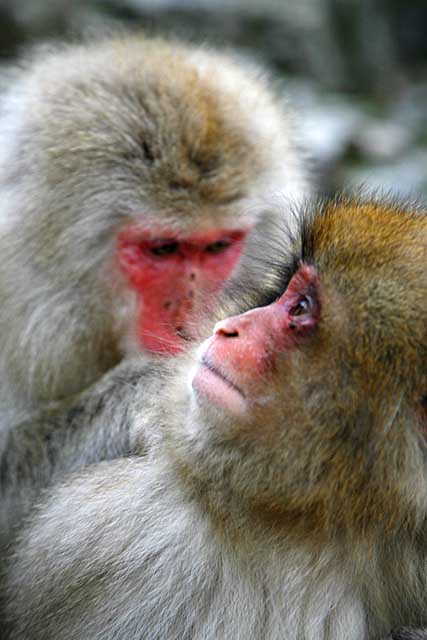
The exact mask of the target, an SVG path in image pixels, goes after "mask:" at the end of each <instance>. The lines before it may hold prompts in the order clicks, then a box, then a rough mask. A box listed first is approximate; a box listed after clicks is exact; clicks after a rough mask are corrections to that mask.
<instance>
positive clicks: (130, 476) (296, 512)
mask: <svg viewBox="0 0 427 640" xmlns="http://www.w3.org/2000/svg"><path fill="white" fill-rule="evenodd" d="M285 244H286V245H288V246H289V245H290V246H291V247H292V249H291V252H290V253H287V252H286V251H285V252H284V254H283V259H282V261H281V263H280V264H277V265H276V271H275V285H274V289H275V290H274V291H273V290H272V289H270V290H269V291H268V292H266V291H265V290H264V289H263V287H262V286H260V285H259V284H257V283H255V284H254V287H253V288H252V290H248V291H247V292H246V295H245V296H242V298H241V300H242V303H241V309H240V313H237V314H235V315H232V316H228V317H227V314H226V309H227V307H226V305H225V306H224V313H223V319H222V320H220V321H219V322H217V324H216V325H215V327H214V328H213V330H212V334H211V336H210V337H208V338H207V339H206V340H205V341H203V342H202V344H200V345H199V346H198V347H197V348H194V349H190V350H189V351H188V352H186V353H184V354H182V355H180V356H177V357H176V358H174V359H164V358H163V359H159V361H158V362H157V363H156V362H154V361H153V362H151V363H149V364H147V363H144V362H142V363H141V362H138V361H135V362H134V364H133V365H131V364H130V363H128V364H127V367H128V369H127V370H126V371H125V370H123V379H122V381H121V383H120V384H119V383H118V384H117V385H116V386H117V391H116V393H117V402H116V408H115V413H114V416H113V419H114V422H115V423H117V422H120V419H119V413H120V406H122V418H121V422H122V424H123V426H122V428H123V429H124V428H125V426H124V425H126V429H127V433H128V438H129V442H130V446H131V449H132V451H135V452H137V453H135V455H133V456H128V457H122V458H121V459H117V460H114V461H104V462H102V463H100V464H93V465H89V466H87V467H86V468H85V469H84V470H83V471H80V472H78V473H76V474H70V475H69V476H68V477H67V478H66V479H65V480H64V482H62V483H57V484H56V486H54V487H53V488H52V489H51V490H50V492H48V494H47V495H46V496H45V499H44V500H42V501H41V504H40V505H39V506H38V507H37V509H35V510H34V511H33V512H32V514H31V515H30V518H29V519H28V522H27V524H26V526H25V527H24V528H23V531H22V536H21V538H20V541H19V543H18V544H17V547H16V553H15V556H14V557H13V558H12V559H11V562H10V565H9V569H8V572H7V575H6V583H7V594H8V595H7V599H8V601H7V605H6V614H5V616H6V620H7V621H8V622H7V625H6V626H7V634H8V635H7V636H6V637H8V638H13V640H30V639H31V640H50V639H52V640H68V639H69V638H79V639H81V640H95V639H98V638H103V640H113V639H114V640H116V639H120V640H137V639H138V640H140V639H141V638H144V640H161V639H162V640H163V639H165V638H167V639H168V640H216V639H218V638H221V639H224V640H235V639H237V638H242V639H243V638H244V639H245V640H283V639H284V638H286V640H384V639H385V638H394V640H413V639H414V638H417V639H420V638H424V637H426V635H425V630H424V631H423V630H422V627H423V625H424V626H425V625H427V563H426V558H427V517H426V513H427V507H426V504H427V500H426V486H427V483H426V480H427V478H426V475H427V467H426V460H427V455H426V454H427V444H426V439H425V438H426V404H427V403H426V382H427V370H426V363H427V262H426V259H425V256H426V255H427V214H426V213H423V212H421V211H417V210H414V209H411V208H405V207H403V206H397V205H395V204H393V203H387V202H385V203H381V202H377V201H360V200H351V199H347V200H346V199H341V200H336V201H334V202H331V203H326V204H321V205H318V206H317V205H313V206H312V207H311V208H310V209H307V210H306V212H305V213H303V215H301V216H300V217H299V218H298V229H297V230H295V229H294V230H293V231H292V232H291V233H290V239H289V242H286V243H285ZM270 268H271V266H269V267H268V269H269V270H270ZM266 275H268V279H269V280H270V281H271V273H268V274H266ZM125 379H127V385H124V380H125ZM114 393H115V391H114V387H113V388H112V389H111V390H110V393H109V398H110V400H111V402H113V398H114ZM110 413H111V411H110ZM98 417H99V416H98ZM96 419H97V416H95V417H94V420H96ZM105 420H106V421H107V422H106V426H105V429H104V436H103V437H104V439H105V440H106V439H108V437H109V430H108V416H105ZM98 434H99V440H98V446H101V440H102V430H101V429H99V431H98ZM397 627H399V629H397ZM410 627H412V628H410ZM392 629H395V631H392Z"/></svg>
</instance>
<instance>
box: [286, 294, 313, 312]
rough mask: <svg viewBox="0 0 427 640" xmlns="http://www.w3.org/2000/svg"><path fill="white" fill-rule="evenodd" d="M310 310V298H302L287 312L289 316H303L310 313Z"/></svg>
mask: <svg viewBox="0 0 427 640" xmlns="http://www.w3.org/2000/svg"><path fill="white" fill-rule="evenodd" d="M311 308H312V303H311V300H310V298H308V297H307V296H304V297H303V298H301V299H300V300H298V302H297V303H296V305H295V306H294V307H292V309H291V310H290V312H289V315H290V316H303V315H305V314H307V313H310V311H311Z"/></svg>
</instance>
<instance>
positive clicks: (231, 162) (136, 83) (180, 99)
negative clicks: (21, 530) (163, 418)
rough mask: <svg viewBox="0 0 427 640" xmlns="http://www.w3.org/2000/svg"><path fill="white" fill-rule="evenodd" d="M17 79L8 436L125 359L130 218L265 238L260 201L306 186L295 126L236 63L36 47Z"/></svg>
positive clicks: (6, 169) (4, 211)
mask: <svg viewBox="0 0 427 640" xmlns="http://www.w3.org/2000/svg"><path fill="white" fill-rule="evenodd" d="M12 75H13V76H14V78H13V80H12V81H11V83H10V88H9V89H8V91H7V92H6V93H5V94H4V95H3V96H2V98H1V101H0V202H1V204H0V252H1V256H2V259H1V268H0V297H1V301H2V303H1V306H0V336H2V337H0V375H1V378H2V389H1V393H0V405H1V406H0V409H1V411H2V414H3V427H2V428H3V429H6V428H7V427H8V425H10V424H11V423H13V422H16V421H19V420H20V419H22V416H25V413H26V411H31V410H33V409H35V408H37V407H38V406H39V405H40V404H42V403H44V402H47V401H51V400H56V399H60V398H63V397H67V396H69V395H71V394H73V393H76V392H78V391H80V390H82V389H84V388H86V387H87V386H88V385H89V384H90V383H92V382H94V381H95V380H96V379H98V378H99V377H100V376H101V375H102V374H103V373H104V372H105V371H106V370H108V369H109V368H111V367H112V366H114V365H115V364H117V363H118V362H119V361H120V360H121V358H122V357H123V355H124V353H127V351H128V350H129V342H128V341H127V340H126V339H125V337H124V336H127V335H128V331H129V316H131V315H132V304H131V302H130V300H129V299H128V297H127V296H126V295H123V294H122V291H121V281H120V277H119V276H118V274H117V273H116V270H115V265H114V264H113V252H114V243H115V237H116V234H117V230H118V229H119V228H120V227H121V225H123V224H125V223H127V222H129V221H131V220H142V221H143V222H144V224H145V225H147V226H152V227H153V228H156V227H158V225H163V226H168V227H169V228H173V229H176V230H177V231H182V232H188V231H189V230H191V231H194V230H195V229H196V228H197V229H200V230H203V229H209V228H216V227H218V228H221V226H222V225H225V226H227V225H229V224H232V225H235V226H239V225H246V224H251V223H257V222H259V223H260V224H259V226H258V229H259V231H260V233H259V234H258V236H257V237H258V240H259V242H261V237H262V235H263V229H262V227H263V225H264V224H266V223H267V218H268V216H267V215H266V214H265V210H262V209H260V208H257V207H256V206H255V202H256V201H257V200H258V199H259V198H261V199H262V198H264V197H266V196H269V195H274V194H276V195H277V194H282V195H284V196H286V197H289V198H291V199H301V198H302V197H303V195H304V194H306V193H307V179H306V172H305V169H304V166H303V165H304V161H303V157H302V154H301V153H300V152H299V149H298V141H297V139H296V136H295V130H294V129H295V128H294V123H293V119H292V117H291V116H290V115H289V113H288V111H287V108H286V107H285V106H284V105H283V104H282V103H281V102H280V101H278V99H277V98H276V97H275V96H274V94H273V92H272V91H271V88H270V87H269V83H268V81H267V79H266V77H265V74H264V73H263V72H260V71H259V70H258V69H256V68H254V67H252V66H251V65H248V64H245V63H243V62H241V61H238V60H237V59H233V57H232V56H229V55H225V54H222V53H219V52H216V51H212V50H210V49H208V48H203V47H192V46H186V45H183V44H180V43H176V42H170V43H169V42H166V41H164V40H161V39H157V40H156V39H155V40H150V39H145V38H144V37H137V36H131V37H125V36H124V37H117V38H113V39H107V40H104V41H100V42H95V43H90V44H87V45H75V46H69V47H62V48H57V49H54V50H49V49H48V50H46V49H43V50H42V51H41V52H40V53H37V52H36V53H34V55H33V56H32V58H31V60H30V56H29V57H28V60H27V61H26V62H25V63H23V65H22V67H21V68H19V69H16V70H15V73H14V74H12ZM0 418H1V416H0Z"/></svg>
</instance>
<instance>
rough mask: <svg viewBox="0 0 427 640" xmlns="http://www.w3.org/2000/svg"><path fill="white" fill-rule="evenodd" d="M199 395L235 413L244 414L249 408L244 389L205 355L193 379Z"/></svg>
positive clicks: (194, 387)
mask: <svg viewBox="0 0 427 640" xmlns="http://www.w3.org/2000/svg"><path fill="white" fill-rule="evenodd" d="M192 387H193V389H194V390H195V392H196V394H197V395H198V396H201V397H202V398H203V399H207V400H209V401H211V402H213V403H214V404H215V405H217V406H220V407H222V408H223V409H226V410H227V411H230V412H231V413H233V414H242V413H244V412H245V411H246V409H247V401H246V396H245V394H244V392H243V391H242V389H240V387H238V386H237V385H236V384H235V383H234V382H233V381H232V380H230V378H228V377H227V376H226V375H225V374H224V373H223V372H222V371H221V370H220V369H218V367H216V366H215V365H214V364H213V363H212V361H211V360H210V359H209V358H207V357H206V355H204V356H203V357H202V359H201V360H200V362H199V367H198V368H197V371H196V373H195V375H194V378H193V380H192Z"/></svg>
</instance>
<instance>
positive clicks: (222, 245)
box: [205, 240, 231, 253]
mask: <svg viewBox="0 0 427 640" xmlns="http://www.w3.org/2000/svg"><path fill="white" fill-rule="evenodd" d="M230 244H231V242H230V240H217V241H216V242H211V243H210V244H208V245H207V246H206V248H205V251H207V253H221V252H222V251H225V250H226V249H228V247H229V246H230Z"/></svg>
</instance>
